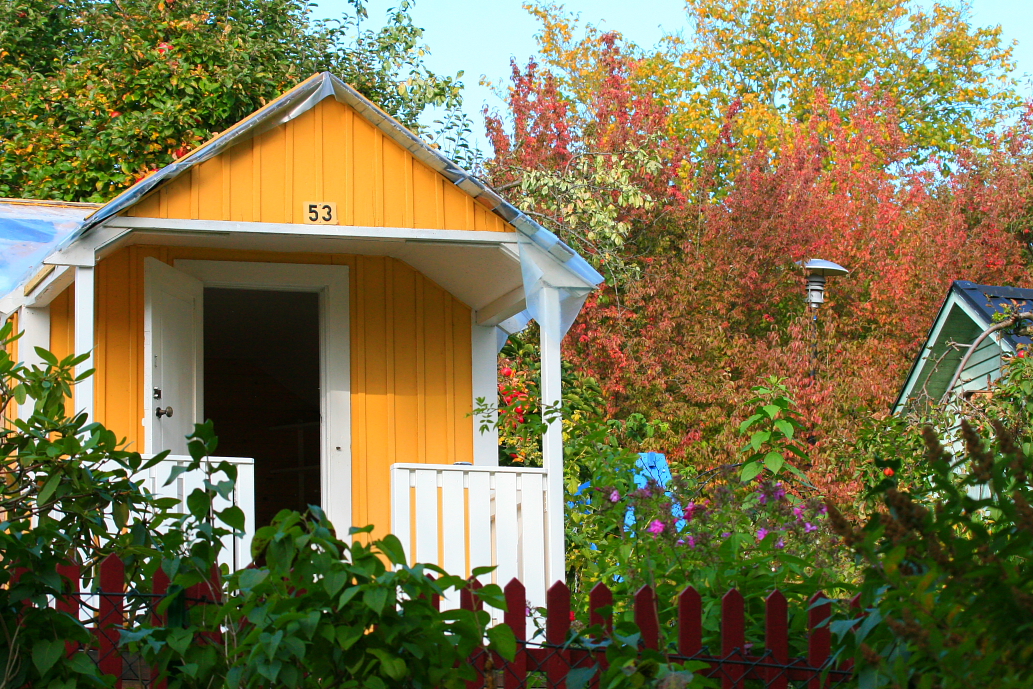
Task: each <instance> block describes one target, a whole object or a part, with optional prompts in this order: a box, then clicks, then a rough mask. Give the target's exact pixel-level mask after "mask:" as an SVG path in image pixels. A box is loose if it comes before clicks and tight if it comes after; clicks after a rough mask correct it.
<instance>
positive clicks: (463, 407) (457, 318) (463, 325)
mask: <svg viewBox="0 0 1033 689" xmlns="http://www.w3.org/2000/svg"><path fill="white" fill-rule="evenodd" d="M470 326H471V321H470V308H469V307H468V306H466V305H465V304H463V303H462V302H461V301H459V300H458V299H455V298H453V299H452V362H453V364H452V375H453V380H454V383H453V389H452V395H451V396H450V399H451V400H452V404H453V405H455V406H454V408H453V410H452V420H453V423H454V424H455V435H454V438H453V441H452V447H454V448H455V454H456V459H455V461H457V462H462V461H470V460H466V459H460V458H461V457H472V456H473V432H474V428H473V416H472V415H473V371H472V361H473V342H472V341H471V339H470Z"/></svg>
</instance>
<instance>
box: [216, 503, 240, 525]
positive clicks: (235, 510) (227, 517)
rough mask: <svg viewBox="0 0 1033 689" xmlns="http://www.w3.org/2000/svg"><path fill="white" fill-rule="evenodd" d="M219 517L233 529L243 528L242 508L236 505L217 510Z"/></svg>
mask: <svg viewBox="0 0 1033 689" xmlns="http://www.w3.org/2000/svg"><path fill="white" fill-rule="evenodd" d="M216 514H218V515H219V519H221V520H222V521H223V523H224V524H226V525H227V526H229V527H230V528H232V529H233V530H234V531H243V530H244V510H242V509H240V508H239V507H237V506H236V505H231V506H229V507H227V508H226V509H224V510H223V511H221V512H217V513H216Z"/></svg>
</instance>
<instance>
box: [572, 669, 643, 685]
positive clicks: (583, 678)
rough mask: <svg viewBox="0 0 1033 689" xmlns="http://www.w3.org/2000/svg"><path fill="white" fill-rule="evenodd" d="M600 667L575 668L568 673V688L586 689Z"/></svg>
mask: <svg viewBox="0 0 1033 689" xmlns="http://www.w3.org/2000/svg"><path fill="white" fill-rule="evenodd" d="M598 669H599V668H598V667H597V666H596V665H593V666H592V667H579V668H574V669H573V670H571V671H570V672H568V673H567V689H585V687H586V686H588V681H589V680H590V679H592V677H593V676H594V675H595V673H596V672H597V671H598ZM632 686H634V685H632Z"/></svg>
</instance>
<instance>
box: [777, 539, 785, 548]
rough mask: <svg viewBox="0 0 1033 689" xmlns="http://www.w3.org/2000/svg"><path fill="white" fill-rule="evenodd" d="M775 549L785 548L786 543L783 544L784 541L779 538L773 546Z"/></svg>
mask: <svg viewBox="0 0 1033 689" xmlns="http://www.w3.org/2000/svg"><path fill="white" fill-rule="evenodd" d="M775 547H776V548H785V547H786V542H785V540H783V539H781V538H780V539H778V543H776V544H775Z"/></svg>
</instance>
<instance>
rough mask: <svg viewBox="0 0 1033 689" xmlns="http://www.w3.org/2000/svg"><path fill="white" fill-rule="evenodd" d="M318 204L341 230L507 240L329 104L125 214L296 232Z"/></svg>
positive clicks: (473, 206) (465, 200) (434, 177)
mask: <svg viewBox="0 0 1033 689" xmlns="http://www.w3.org/2000/svg"><path fill="white" fill-rule="evenodd" d="M317 201H331V202H336V203H337V210H338V213H339V215H340V222H341V224H342V225H357V226H368V227H413V228H421V229H439V230H440V229H447V230H481V231H494V232H513V231H515V230H514V229H513V226H512V225H509V224H508V223H506V222H504V221H503V220H502V219H501V218H500V217H498V216H497V215H495V214H494V213H492V212H491V211H490V210H488V208H486V207H485V206H483V205H481V204H480V203H479V202H477V201H476V200H474V198H473V197H471V196H470V195H468V194H466V193H465V192H463V191H462V190H461V189H459V188H458V187H457V186H455V185H454V184H453V183H452V182H450V181H448V180H447V179H445V178H444V177H443V176H441V175H439V174H438V173H436V172H434V171H433V170H431V169H430V168H428V167H427V166H426V165H424V164H423V163H421V162H419V161H417V160H416V159H414V158H413V157H412V154H410V153H409V152H408V151H406V150H405V149H404V148H402V147H401V146H399V145H398V144H396V143H395V142H394V141H392V140H391V139H389V138H388V137H386V136H384V134H383V133H381V132H380V130H379V129H377V128H376V127H374V126H373V125H371V124H370V123H369V122H367V121H366V120H365V119H364V118H363V117H362V116H361V115H358V114H357V113H356V112H355V111H354V110H353V109H352V108H351V107H349V106H347V105H345V104H343V103H339V102H337V101H336V100H334V99H332V98H327V99H325V100H323V101H322V102H320V103H319V104H318V105H316V106H315V107H314V108H312V109H311V110H309V111H308V112H305V113H303V114H302V115H300V116H298V117H297V118H295V119H293V120H291V121H290V122H288V123H287V124H285V125H281V126H279V127H276V128H275V129H271V130H270V131H268V132H265V133H263V134H261V135H259V136H258V137H256V138H254V139H252V140H250V141H245V142H243V143H240V144H237V145H236V146H234V147H232V148H231V149H229V150H228V151H225V152H223V153H222V154H220V155H218V156H216V157H215V158H212V159H211V160H208V161H206V162H204V163H201V164H199V165H195V166H194V167H193V168H191V169H190V171H189V172H186V173H184V174H183V175H181V176H180V177H179V178H177V179H175V180H173V181H171V182H168V183H167V184H165V185H163V186H162V187H160V188H159V189H157V190H155V191H154V192H152V193H151V194H150V195H149V196H147V197H146V198H145V199H143V200H142V201H141V202H140V203H138V204H136V205H135V206H133V207H132V208H130V209H129V210H128V211H127V214H128V215H131V216H135V217H150V218H177V219H190V220H235V221H242V222H275V223H301V222H303V205H304V204H305V203H308V202H317Z"/></svg>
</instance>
